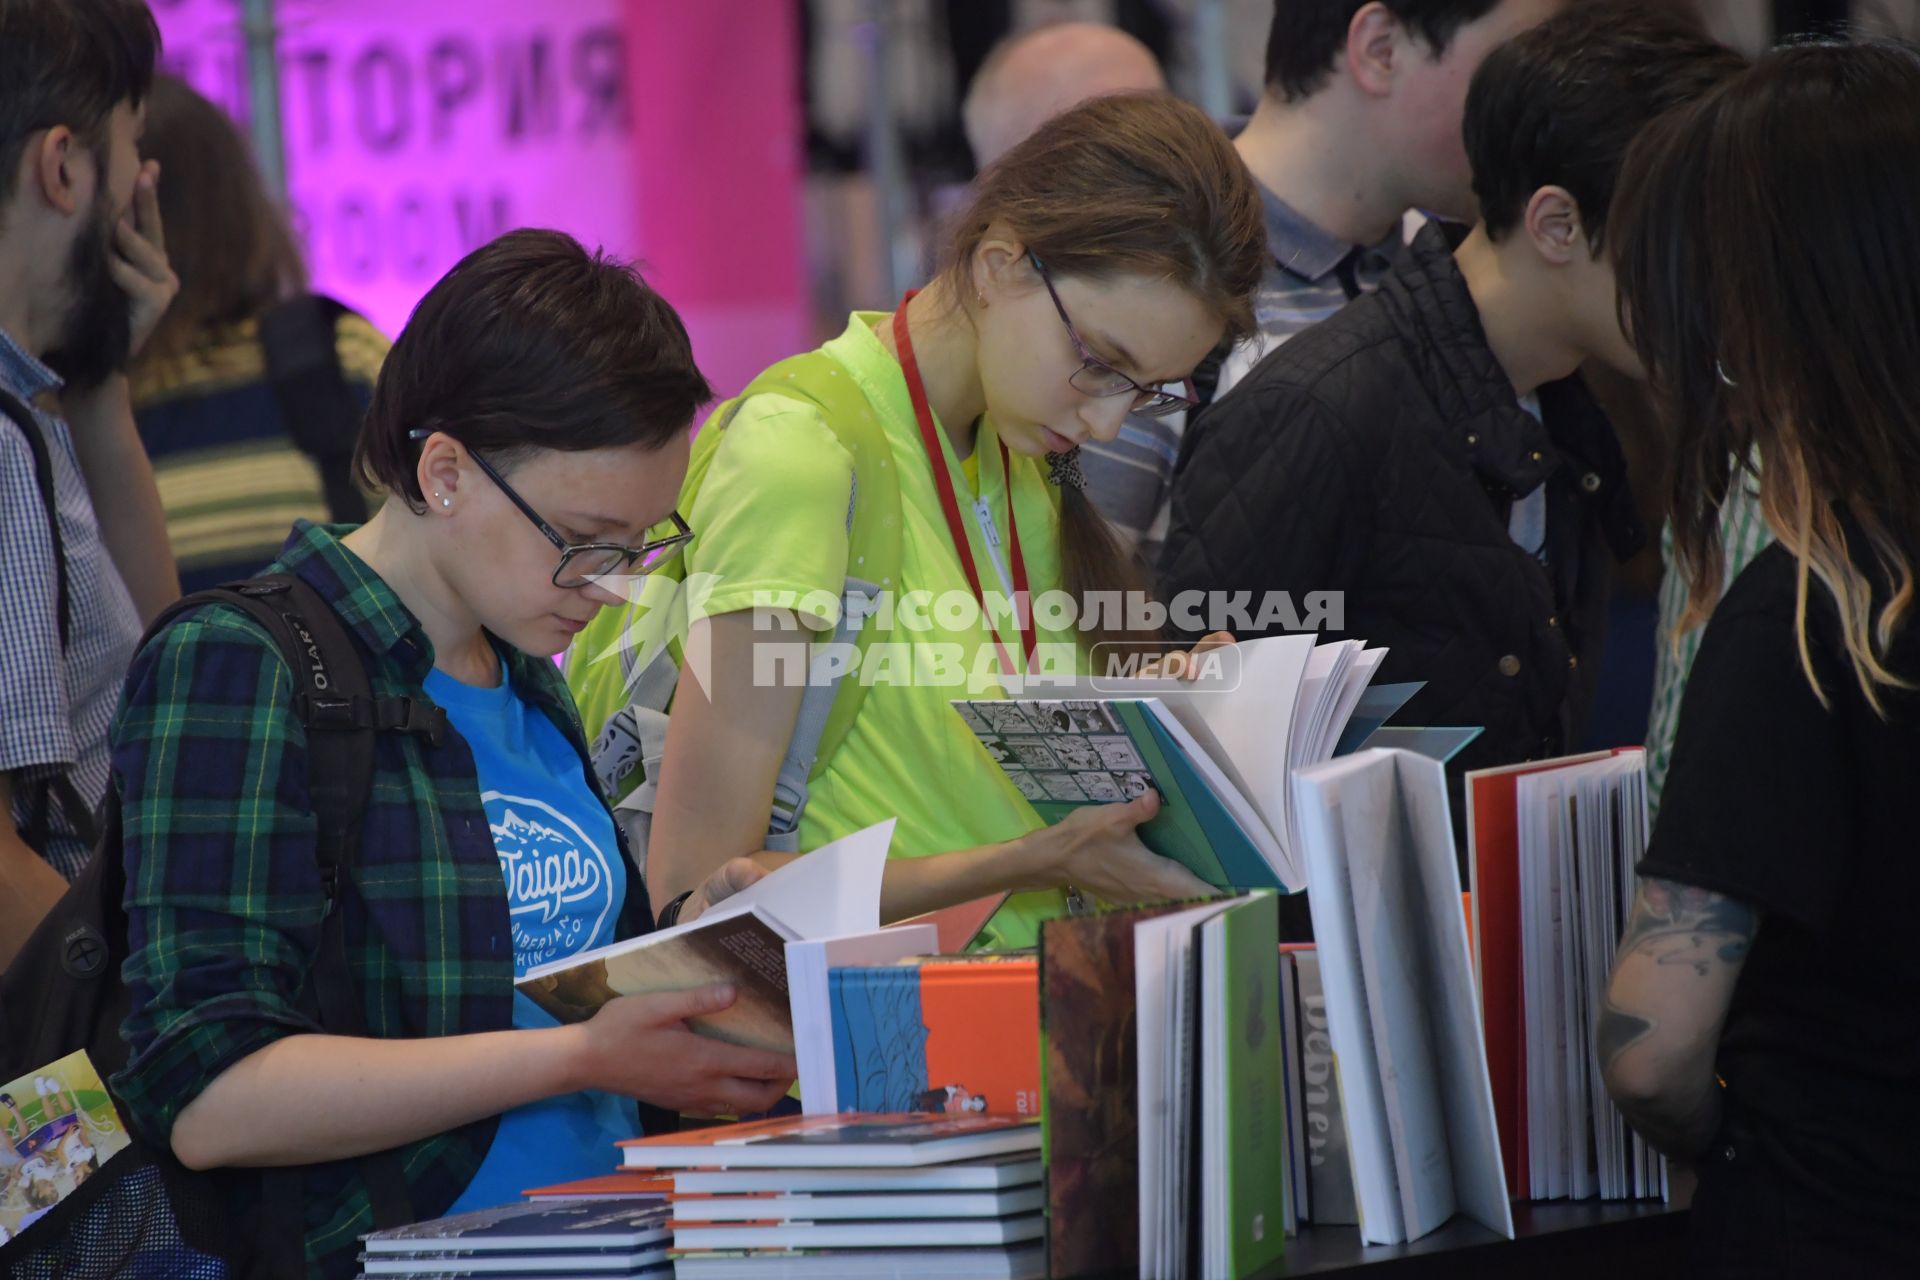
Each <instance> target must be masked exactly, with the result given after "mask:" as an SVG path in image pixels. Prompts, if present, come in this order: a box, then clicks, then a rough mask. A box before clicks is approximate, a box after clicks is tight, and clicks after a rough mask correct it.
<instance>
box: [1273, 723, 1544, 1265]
mask: <svg viewBox="0 0 1920 1280" xmlns="http://www.w3.org/2000/svg"><path fill="white" fill-rule="evenodd" d="M1294 789H1295V792H1296V793H1297V798H1298V801H1299V809H1300V815H1301V821H1302V832H1303V836H1304V847H1305V852H1306V858H1307V866H1308V873H1309V875H1310V876H1311V878H1312V881H1313V892H1312V894H1311V895H1310V906H1311V907H1312V910H1313V932H1314V939H1315V943H1316V946H1315V951H1316V953H1317V955H1318V957H1319V961H1320V977H1321V982H1322V985H1323V988H1324V991H1325V995H1326V1015H1327V1024H1328V1030H1329V1032H1330V1033H1331V1036H1332V1040H1333V1053H1334V1060H1335V1063H1336V1070H1337V1072H1338V1077H1339V1084H1340V1100H1341V1105H1342V1107H1343V1108H1344V1110H1345V1114H1346V1125H1347V1136H1348V1142H1349V1148H1350V1149H1349V1155H1350V1158H1351V1160H1352V1162H1353V1175H1354V1184H1355V1185H1354V1189H1355V1193H1356V1198H1357V1200H1358V1202H1359V1210H1360V1235H1361V1239H1363V1240H1365V1241H1367V1242H1368V1243H1371V1244H1399V1243H1402V1242H1404V1241H1407V1240H1415V1239H1418V1238H1419V1237H1421V1236H1423V1235H1425V1234H1427V1233H1428V1232H1430V1231H1433V1230H1435V1229H1436V1228H1438V1227H1440V1226H1441V1225H1442V1224H1443V1223H1445V1222H1446V1221H1447V1220H1448V1219H1449V1218H1451V1217H1453V1215H1454V1214H1455V1213H1465V1214H1466V1215H1467V1216H1468V1217H1470V1218H1473V1219H1474V1220H1475V1221H1477V1222H1479V1223H1480V1224H1481V1225H1482V1226H1484V1227H1486V1228H1488V1229H1489V1230H1491V1231H1496V1232H1498V1233H1500V1234H1501V1235H1504V1236H1506V1237H1508V1238H1509V1239H1511V1238H1512V1237H1513V1213H1512V1208H1511V1206H1510V1205H1509V1204H1508V1202H1507V1187H1506V1176H1505V1173H1504V1172H1503V1170H1502V1166H1501V1160H1500V1141H1499V1135H1498V1132H1497V1128H1496V1125H1495V1122H1494V1107H1493V1089H1492V1085H1491V1084H1490V1082H1489V1079H1488V1075H1487V1052H1486V1044H1485V1042H1484V1040H1483V1039H1482V1037H1481V1029H1480V1011H1479V1006H1478V1003H1477V1001H1476V1000H1475V998H1474V989H1473V969H1472V963H1473V962H1472V958H1471V955H1470V954H1469V950H1468V944H1467V924H1466V918H1465V916H1464V915H1463V914H1462V913H1461V910H1460V871H1459V866H1458V863H1457V861H1456V859H1455V855H1454V849H1453V834H1452V832H1453V826H1452V821H1451V819H1450V817H1449V814H1448V806H1447V785H1446V776H1445V772H1444V770H1443V768H1442V766H1441V765H1440V763H1439V762H1438V761H1435V760H1429V759H1425V758H1423V757H1420V756H1416V755H1412V754H1409V753H1406V752H1401V751H1387V750H1369V751H1363V752H1360V753H1359V754H1357V755H1352V756H1346V757H1344V758H1342V759H1339V760H1335V761H1332V762H1330V763H1327V764H1322V765H1318V766H1315V767H1313V768H1311V769H1303V770H1301V771H1300V773H1298V774H1297V775H1295V780H1294Z"/></svg>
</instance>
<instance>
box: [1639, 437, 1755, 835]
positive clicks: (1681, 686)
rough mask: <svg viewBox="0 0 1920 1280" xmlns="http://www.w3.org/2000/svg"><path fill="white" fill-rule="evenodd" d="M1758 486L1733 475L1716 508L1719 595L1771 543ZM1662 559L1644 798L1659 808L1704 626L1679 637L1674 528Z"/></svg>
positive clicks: (1679, 577)
mask: <svg viewBox="0 0 1920 1280" xmlns="http://www.w3.org/2000/svg"><path fill="white" fill-rule="evenodd" d="M1757 485H1758V482H1757V481H1756V480H1754V479H1753V477H1751V476H1748V475H1746V474H1745V473H1743V472H1739V471H1736V472H1735V473H1734V477H1733V483H1732V484H1731V485H1730V486H1729V487H1728V489H1727V500H1726V502H1725V503H1723V504H1722V505H1721V508H1720V546H1721V548H1722V551H1723V553H1724V555H1725V557H1726V571H1725V572H1724V573H1723V574H1722V575H1721V579H1720V590H1721V591H1722V593H1724V592H1725V591H1726V589H1727V588H1728V587H1730V586H1732V585H1733V581H1734V579H1736V578H1738V577H1739V576H1740V575H1741V574H1742V573H1743V572H1745V570H1746V567H1747V566H1748V565H1750V564H1752V563H1753V560H1754V557H1755V556H1757V555H1759V554H1760V553H1761V552H1762V551H1765V550H1766V549H1767V548H1768V547H1769V546H1771V545H1773V530H1772V529H1771V528H1770V527H1768V525H1767V518H1766V516H1765V515H1763V514H1762V513H1761V510H1760V491H1759V489H1758V487H1757ZM1660 558H1661V559H1662V560H1663V561H1664V562H1665V563H1666V567H1667V574H1666V578H1665V579H1664V580H1663V581H1662V582H1661V584H1660V629H1659V632H1658V633H1657V640H1658V644H1657V647H1656V650H1655V654H1654V668H1653V710H1652V713H1651V715H1650V716H1649V718H1648V720H1647V800H1648V803H1649V804H1650V805H1652V806H1653V808H1655V809H1658V808H1659V807H1660V791H1661V788H1662V787H1664V786H1665V785H1666V781H1667V766H1668V765H1669V764H1671V763H1672V761H1673V739H1674V734H1675V732H1676V730H1678V729H1679V727H1680V701H1681V695H1682V694H1684V693H1685V692H1686V689H1687V674H1688V673H1689V672H1690V671H1692V670H1693V659H1694V656H1695V655H1696V654H1698V653H1699V652H1700V638H1701V636H1703V635H1704V634H1705V633H1706V628H1705V627H1704V626H1701V627H1696V628H1694V629H1693V630H1691V631H1689V632H1687V633H1686V634H1685V635H1677V634H1676V633H1677V632H1678V631H1679V627H1680V618H1681V615H1682V614H1684V613H1686V611H1687V579H1686V575H1685V574H1683V573H1681V572H1680V568H1679V566H1678V565H1677V564H1676V563H1675V562H1674V555H1673V526H1672V525H1668V526H1667V529H1666V532H1665V533H1664V534H1662V535H1661V538H1660Z"/></svg>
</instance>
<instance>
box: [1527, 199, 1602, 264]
mask: <svg viewBox="0 0 1920 1280" xmlns="http://www.w3.org/2000/svg"><path fill="white" fill-rule="evenodd" d="M1526 228H1527V237H1528V238H1529V239H1530V240H1532V241H1533V247H1534V248H1535V249H1536V250H1538V251H1539V254H1540V256H1541V257H1542V258H1544V259H1546V260H1547V261H1548V262H1550V263H1552V264H1553V265H1554V266H1557V267H1563V266H1566V265H1568V264H1569V263H1572V262H1575V261H1578V260H1579V259H1580V258H1582V257H1588V256H1591V253H1590V251H1589V249H1588V246H1587V232H1586V226H1585V224H1583V223H1582V222H1581V220H1580V204H1579V202H1578V201H1576V200H1575V199H1574V198H1573V194H1572V193H1571V192H1569V191H1568V190H1567V189H1566V188H1565V187H1542V188H1540V189H1539V190H1538V191H1536V192H1534V193H1533V198H1532V199H1530V200H1528V201H1527V213H1526Z"/></svg>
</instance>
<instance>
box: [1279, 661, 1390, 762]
mask: <svg viewBox="0 0 1920 1280" xmlns="http://www.w3.org/2000/svg"><path fill="white" fill-rule="evenodd" d="M1386 657H1387V651H1386V650H1385V649H1365V648H1363V649H1361V650H1360V652H1359V653H1357V654H1355V655H1354V658H1353V663H1352V665H1351V666H1349V667H1348V668H1347V674H1346V678H1345V679H1344V680H1342V681H1341V688H1340V696H1339V697H1338V699H1337V700H1335V702H1334V704H1333V714H1332V715H1330V716H1328V717H1327V724H1326V729H1325V730H1324V732H1323V733H1322V735H1321V738H1320V741H1319V742H1318V743H1316V744H1315V745H1314V752H1313V758H1312V759H1311V760H1302V761H1300V762H1299V764H1298V765H1296V766H1295V767H1296V768H1298V767H1299V766H1300V765H1307V764H1320V763H1322V762H1323V761H1327V760H1331V759H1333V750H1334V748H1335V747H1337V746H1339V745H1340V735H1341V734H1343V733H1345V732H1346V731H1347V722H1348V721H1349V720H1351V719H1353V713H1354V710H1355V708H1357V707H1358V706H1359V705H1360V699H1361V697H1362V696H1363V695H1365V693H1366V692H1367V686H1368V685H1370V684H1372V683H1373V677H1374V676H1375V675H1377V674H1378V673H1379V671H1380V664H1381V663H1382V662H1384V661H1386Z"/></svg>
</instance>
